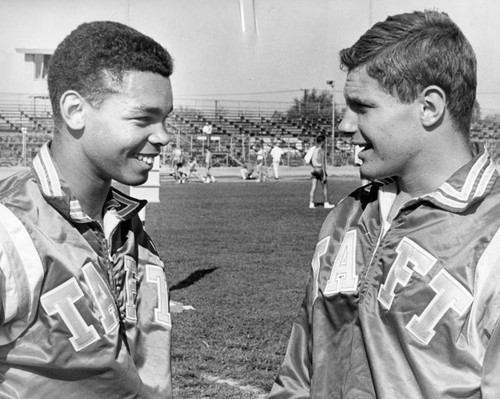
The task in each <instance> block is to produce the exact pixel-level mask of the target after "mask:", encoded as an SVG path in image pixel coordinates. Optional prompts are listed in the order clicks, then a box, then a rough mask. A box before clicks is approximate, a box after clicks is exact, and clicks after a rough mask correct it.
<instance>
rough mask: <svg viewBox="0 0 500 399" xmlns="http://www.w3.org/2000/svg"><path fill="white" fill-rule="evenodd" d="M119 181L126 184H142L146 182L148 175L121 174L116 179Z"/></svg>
mask: <svg viewBox="0 0 500 399" xmlns="http://www.w3.org/2000/svg"><path fill="white" fill-rule="evenodd" d="M115 180H116V181H117V182H118V183H121V184H125V185H126V186H140V185H141V184H144V183H146V181H147V180H148V175H146V176H121V177H120V178H119V179H118V178H117V179H115Z"/></svg>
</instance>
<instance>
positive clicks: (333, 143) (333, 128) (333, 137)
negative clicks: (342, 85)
mask: <svg viewBox="0 0 500 399" xmlns="http://www.w3.org/2000/svg"><path fill="white" fill-rule="evenodd" d="M326 84H327V85H328V86H330V87H331V88H332V167H333V166H335V81H334V80H327V81H326Z"/></svg>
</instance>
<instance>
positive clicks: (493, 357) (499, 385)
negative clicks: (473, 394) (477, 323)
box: [481, 320, 500, 399]
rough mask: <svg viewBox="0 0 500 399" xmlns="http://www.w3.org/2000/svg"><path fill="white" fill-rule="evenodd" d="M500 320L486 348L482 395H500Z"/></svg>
mask: <svg viewBox="0 0 500 399" xmlns="http://www.w3.org/2000/svg"><path fill="white" fill-rule="evenodd" d="M499 323H500V321H498V320H497V323H496V326H495V328H494V329H493V331H492V334H491V337H490V341H489V343H488V346H487V348H486V353H485V355H484V361H483V374H482V377H481V397H482V398H483V399H495V398H499V397H500V378H498V376H499V375H500V325H499Z"/></svg>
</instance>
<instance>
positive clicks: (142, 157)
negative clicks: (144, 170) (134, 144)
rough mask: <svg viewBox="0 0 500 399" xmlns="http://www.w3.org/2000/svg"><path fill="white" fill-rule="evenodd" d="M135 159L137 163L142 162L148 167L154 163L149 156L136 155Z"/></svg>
mask: <svg viewBox="0 0 500 399" xmlns="http://www.w3.org/2000/svg"><path fill="white" fill-rule="evenodd" d="M137 159H138V160H139V161H142V162H144V163H146V164H148V165H153V162H154V157H151V156H147V155H140V154H138V155H137Z"/></svg>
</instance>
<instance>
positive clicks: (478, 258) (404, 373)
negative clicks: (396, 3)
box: [269, 11, 500, 399]
mask: <svg viewBox="0 0 500 399" xmlns="http://www.w3.org/2000/svg"><path fill="white" fill-rule="evenodd" d="M340 61H341V64H342V66H343V68H344V69H345V70H346V71H347V79H346V83H345V86H344V97H345V100H346V105H347V109H346V112H345V115H344V118H343V120H342V122H341V124H340V126H339V130H341V131H345V132H350V133H352V134H354V137H353V142H354V144H357V145H360V146H361V147H363V149H362V150H361V151H360V153H359V158H360V159H361V160H362V164H361V165H360V172H361V176H362V177H364V178H366V179H368V180H370V181H372V183H370V184H369V185H368V186H365V187H360V188H359V189H357V190H356V191H354V192H353V193H352V194H350V195H349V196H347V197H346V198H344V199H343V200H342V201H341V202H340V203H339V204H338V205H337V206H336V207H335V209H334V210H333V211H332V212H331V213H330V214H329V215H328V217H327V218H326V220H325V221H324V224H323V227H322V228H321V231H320V233H319V237H318V243H317V245H316V250H315V253H314V255H313V259H312V263H311V266H312V267H311V272H310V277H309V280H308V283H307V288H306V297H305V300H304V302H303V304H302V307H301V309H300V312H299V315H298V317H297V319H296V321H295V323H294V324H293V328H292V333H291V336H290V341H289V343H288V349H287V353H286V356H285V360H284V362H283V365H282V368H281V370H280V371H279V373H278V376H277V379H276V381H275V384H274V386H273V388H272V391H271V394H270V396H269V397H270V399H286V398H290V399H291V398H294V399H297V398H312V399H325V398H336V399H346V398H356V399H366V398H380V399H394V398H405V399H423V398H428V399H430V398H439V399H458V398H483V399H496V398H500V379H499V378H498V376H499V375H500V279H499V278H498V276H499V275H500V250H499V249H500V180H499V175H498V172H497V170H496V167H495V165H494V164H493V162H492V160H491V158H490V156H489V154H488V152H486V151H485V150H484V149H482V150H481V151H480V152H479V153H477V154H473V153H472V151H471V146H470V141H469V131H470V124H471V117H472V113H473V108H474V102H475V99H476V57H475V54H474V51H473V49H472V47H471V45H470V43H469V42H468V41H467V39H466V38H465V36H464V34H463V33H462V31H461V30H460V29H459V27H458V26H457V25H456V24H455V23H454V22H453V21H452V20H451V19H450V17H449V16H448V15H447V14H445V13H442V12H437V11H416V12H412V13H405V14H399V15H394V16H390V17H388V18H387V19H386V20H385V21H383V22H378V23H376V24H375V25H374V26H373V27H372V28H370V29H369V30H368V31H367V32H366V33H365V34H364V35H362V36H361V37H360V38H359V40H358V41H357V42H356V43H355V44H354V45H353V46H352V47H350V48H347V49H344V50H342V51H341V52H340Z"/></svg>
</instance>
